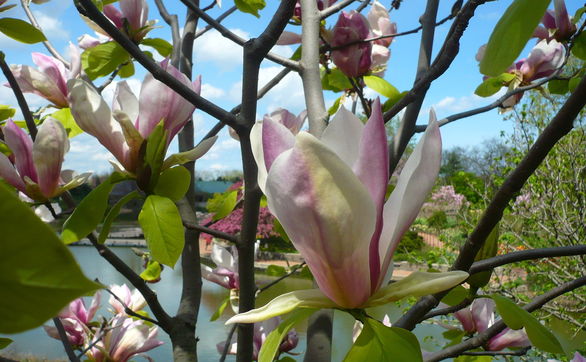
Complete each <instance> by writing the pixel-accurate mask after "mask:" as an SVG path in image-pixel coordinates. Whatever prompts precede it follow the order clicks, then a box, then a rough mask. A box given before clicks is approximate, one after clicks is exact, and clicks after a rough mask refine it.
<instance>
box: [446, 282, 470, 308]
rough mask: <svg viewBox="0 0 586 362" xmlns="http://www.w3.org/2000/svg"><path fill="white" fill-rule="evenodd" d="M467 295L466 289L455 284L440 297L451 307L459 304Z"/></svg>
mask: <svg viewBox="0 0 586 362" xmlns="http://www.w3.org/2000/svg"><path fill="white" fill-rule="evenodd" d="M467 296H468V289H466V288H464V287H463V286H461V285H457V286H456V287H454V289H452V290H450V291H449V292H448V294H446V295H445V296H444V297H443V298H442V300H441V302H442V303H445V304H447V305H449V306H450V307H453V306H455V305H457V304H460V303H461V302H462V301H463V300H464V299H465V298H466V297H467Z"/></svg>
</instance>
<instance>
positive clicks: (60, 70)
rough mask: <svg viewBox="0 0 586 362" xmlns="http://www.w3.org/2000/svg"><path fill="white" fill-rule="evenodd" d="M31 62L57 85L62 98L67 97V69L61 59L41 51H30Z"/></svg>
mask: <svg viewBox="0 0 586 362" xmlns="http://www.w3.org/2000/svg"><path fill="white" fill-rule="evenodd" d="M32 58H33V62H34V63H35V64H36V65H37V66H38V67H39V70H40V71H41V72H43V73H45V74H46V75H47V76H48V77H49V79H51V81H52V82H53V83H54V84H56V85H57V87H59V90H60V91H61V94H62V95H63V98H66V97H67V71H66V69H65V66H64V65H63V63H61V61H59V60H58V59H56V58H53V57H50V56H48V55H45V54H42V53H32Z"/></svg>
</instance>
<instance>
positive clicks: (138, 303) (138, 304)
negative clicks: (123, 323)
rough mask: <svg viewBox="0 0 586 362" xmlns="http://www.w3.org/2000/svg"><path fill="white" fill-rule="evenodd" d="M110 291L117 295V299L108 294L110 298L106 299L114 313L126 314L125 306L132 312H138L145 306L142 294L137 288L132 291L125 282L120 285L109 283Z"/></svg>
mask: <svg viewBox="0 0 586 362" xmlns="http://www.w3.org/2000/svg"><path fill="white" fill-rule="evenodd" d="M110 291H111V292H112V293H113V294H114V295H115V296H117V297H118V298H119V299H120V300H121V301H122V303H120V301H118V299H116V298H114V296H113V295H110V299H108V303H110V305H111V306H112V308H114V309H113V312H114V313H115V314H124V315H125V314H126V311H125V308H124V307H125V306H126V307H128V308H130V310H132V311H133V312H138V311H140V310H142V309H143V308H144V307H145V306H146V304H147V303H146V300H145V299H144V297H143V296H142V294H141V293H140V292H139V291H138V289H134V290H133V291H132V292H131V291H130V288H128V286H127V285H126V284H122V285H115V284H114V285H111V286H110Z"/></svg>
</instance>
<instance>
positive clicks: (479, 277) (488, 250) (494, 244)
mask: <svg viewBox="0 0 586 362" xmlns="http://www.w3.org/2000/svg"><path fill="white" fill-rule="evenodd" d="M498 242H499V224H497V225H496V226H495V227H494V229H492V231H491V232H490V234H489V235H488V237H487V238H486V241H485V242H484V245H482V248H480V250H479V251H478V254H476V258H475V259H474V261H480V260H484V259H488V258H492V257H493V256H495V255H496V253H497V251H498V246H499V243H498ZM491 275H492V270H487V271H483V272H480V273H476V274H472V275H471V276H470V277H469V278H468V280H467V282H468V284H469V285H470V286H472V287H474V288H482V287H484V286H485V285H487V284H488V282H489V281H490V277H491Z"/></svg>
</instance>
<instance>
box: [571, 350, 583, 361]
mask: <svg viewBox="0 0 586 362" xmlns="http://www.w3.org/2000/svg"><path fill="white" fill-rule="evenodd" d="M570 362H586V358H584V356H582V355H581V354H580V353H579V352H576V353H574V358H572V360H571V361H570Z"/></svg>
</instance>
